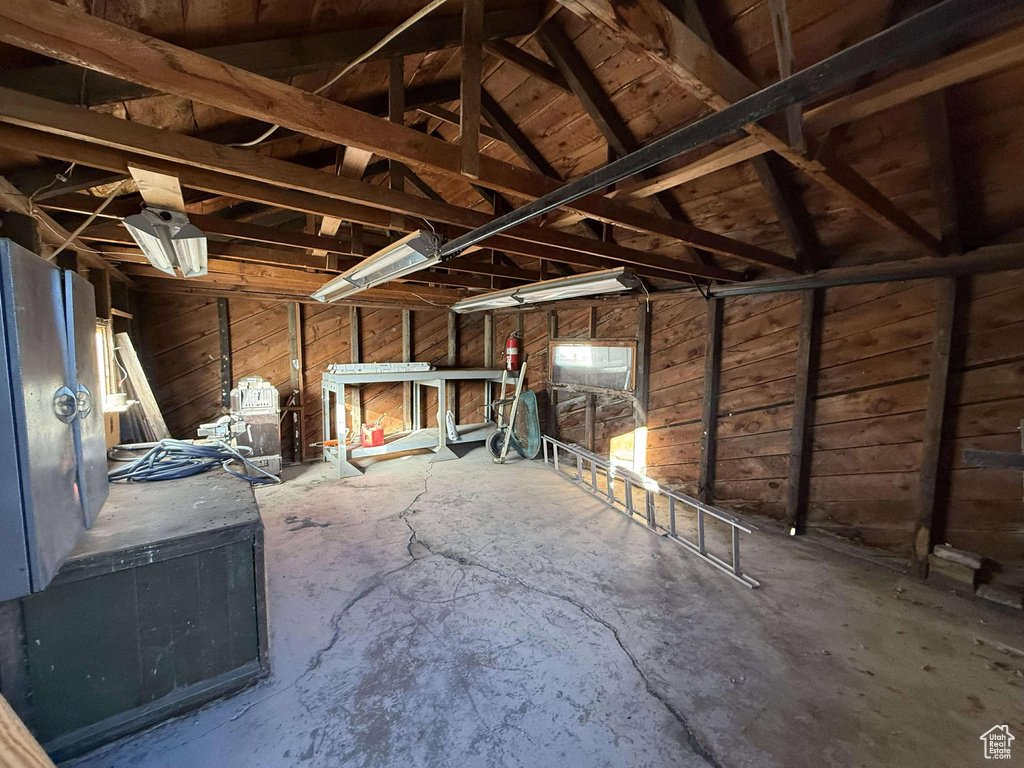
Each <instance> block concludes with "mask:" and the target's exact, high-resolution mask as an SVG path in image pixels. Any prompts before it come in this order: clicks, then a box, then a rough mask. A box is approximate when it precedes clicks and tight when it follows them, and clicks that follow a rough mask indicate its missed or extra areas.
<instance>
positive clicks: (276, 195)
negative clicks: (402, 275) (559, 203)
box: [0, 89, 788, 280]
mask: <svg viewBox="0 0 1024 768" xmlns="http://www.w3.org/2000/svg"><path fill="white" fill-rule="evenodd" d="M2 122H9V123H14V124H17V125H20V126H23V127H28V128H31V129H33V130H29V131H25V130H19V129H18V128H15V127H14V126H13V125H8V126H3V130H0V137H2V138H0V143H7V144H8V145H9V146H10V145H13V146H17V147H21V148H23V149H29V150H30V151H34V152H36V154H41V155H46V156H50V157H64V156H71V157H74V158H75V159H77V160H80V161H82V162H85V163H86V164H88V165H91V166H94V167H101V168H103V167H106V168H110V169H112V170H120V169H121V168H123V167H125V166H126V164H127V163H128V162H143V161H142V160H141V158H140V156H144V157H145V161H144V162H145V163H146V164H147V165H149V166H151V167H154V168H157V169H158V170H165V171H168V172H173V173H176V174H177V175H178V177H179V178H180V179H181V182H182V184H184V185H185V186H186V187H192V188H194V189H201V190H203V191H207V192H214V193H217V194H226V195H230V196H233V197H241V198H246V199H249V200H254V201H257V202H262V203H264V204H267V205H275V206H276V207H280V208H294V209H296V210H299V209H300V207H301V209H303V210H305V211H306V212H307V213H317V214H320V215H330V216H337V217H338V218H342V219H345V220H347V221H356V222H359V223H361V224H367V225H369V226H373V227H377V228H381V229H389V228H393V227H394V226H395V225H394V222H393V221H392V219H391V213H399V214H403V215H406V214H408V215H414V216H419V217H422V218H424V219H427V220H430V221H441V222H445V223H447V224H450V225H453V226H454V227H459V228H461V229H462V230H466V229H473V228H475V227H478V226H481V225H482V224H485V223H487V222H488V221H490V220H491V218H492V217H491V216H489V215H488V214H486V213H483V212H481V211H474V210H471V209H467V208H459V207H457V206H453V205H449V204H447V203H441V202H437V201H433V200H426V199H424V198H422V197H419V196H418V195H413V194H408V193H401V192H396V191H394V190H389V189H386V188H384V187H379V186H375V185H373V184H368V183H366V182H362V181H358V180H356V179H346V178H343V177H339V176H333V175H331V174H327V173H323V172H322V171H318V170H315V169H309V168H304V167H301V166H297V165H295V164H293V163H288V162H285V161H282V160H276V159H274V158H269V157H261V156H259V155H258V154H255V153H253V152H248V151H246V150H243V149H235V148H231V147H224V146H220V145H214V144H210V143H209V142H204V141H202V140H201V139H196V138H194V137H191V136H183V135H181V134H176V133H173V132H170V131H165V130H161V129H158V128H150V127H148V126H144V125H141V124H139V123H131V122H128V121H125V120H121V119H119V118H116V117H113V116H111V115H104V114H99V113H96V112H90V111H83V110H79V109H76V108H74V107H69V106H66V105H62V104H57V103H56V102H49V101H46V100H45V99H39V98H37V97H34V96H29V95H27V94H20V93H16V92H13V91H5V90H3V89H0V123H2ZM384 124H385V125H390V124H389V123H384ZM40 130H42V131H46V132H47V134H53V135H45V136H44V135H40V134H39V133H38V131H40ZM414 133H415V132H414ZM416 135H420V134H416ZM67 137H73V139H72V140H71V141H70V142H68V141H67V140H66V138H67ZM82 142H89V143H88V144H83V143H82ZM92 145H96V146H92ZM111 150H113V151H111ZM483 159H484V158H481V160H483ZM161 161H162V162H163V165H160V162H161ZM275 188H276V189H275ZM325 198H326V199H325ZM336 211H337V212H336ZM414 228H418V225H417V227H414ZM453 231H454V230H453ZM696 232H697V233H700V235H699V236H700V238H701V239H702V241H703V242H706V244H707V245H706V246H704V247H708V249H709V250H719V251H720V252H726V253H737V252H739V253H744V252H746V250H745V249H750V252H751V253H752V254H760V253H761V249H757V248H755V247H754V246H748V245H746V244H744V243H739V242H737V241H733V240H730V239H729V238H726V237H724V236H721V235H714V234H712V233H705V232H703V231H702V230H696ZM523 241H525V242H526V243H528V245H525V246H524V243H523ZM499 243H503V244H500V245H499ZM488 245H489V247H498V248H500V249H501V250H504V251H508V252H510V253H522V254H523V255H528V256H537V257H540V258H548V257H547V256H541V255H540V254H541V252H544V253H549V254H550V253H552V252H557V253H558V256H559V258H558V259H555V260H566V261H567V263H571V264H573V263H574V264H579V265H581V266H605V265H607V261H608V260H611V261H612V262H623V263H627V264H634V265H637V266H638V267H641V268H642V267H651V268H655V269H657V270H658V271H659V272H663V273H664V272H669V273H675V274H676V275H688V274H689V275H693V276H695V277H709V278H710V279H721V280H736V279H739V278H740V277H741V276H740V275H739V274H738V273H735V272H730V271H728V270H723V269H719V268H712V267H707V266H703V265H690V264H687V263H686V262H682V261H679V260H677V259H672V258H669V257H665V256H660V255H658V254H653V253H645V252H641V251H635V250H633V249H629V248H624V247H621V246H617V245H614V244H610V243H602V242H599V241H596V240H591V239H589V238H585V237H578V236H574V235H570V234H567V233H564V232H558V231H553V230H548V229H544V228H542V227H539V226H536V225H532V224H524V225H520V226H518V227H515V228H514V229H512V230H509V232H507V233H505V234H504V235H502V236H501V237H499V238H493V239H492V241H491V242H490V243H489V244H488ZM553 249H554V250H553ZM769 253H770V252H769ZM584 255H587V256H590V257H591V258H587V259H586V260H581V259H580V256H584ZM593 257H596V258H593ZM778 258H779V259H780V260H781V259H783V257H781V256H779V257H778ZM786 261H788V260H786Z"/></svg>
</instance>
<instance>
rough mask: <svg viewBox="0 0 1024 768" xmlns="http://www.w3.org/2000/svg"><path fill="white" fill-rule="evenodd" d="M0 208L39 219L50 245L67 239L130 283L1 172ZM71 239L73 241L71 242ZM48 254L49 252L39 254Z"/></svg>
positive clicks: (101, 266)
mask: <svg viewBox="0 0 1024 768" xmlns="http://www.w3.org/2000/svg"><path fill="white" fill-rule="evenodd" d="M0 208H2V209H4V210H7V211H11V212H12V213H20V214H23V215H25V216H30V217H31V218H33V219H35V220H36V221H38V222H39V225H40V226H39V238H40V240H42V242H43V243H45V244H46V246H47V249H49V250H50V251H52V250H53V249H56V248H59V247H61V246H63V245H64V244H65V243H67V246H66V247H67V248H70V249H71V250H73V251H75V252H76V253H78V255H79V256H81V257H82V260H83V261H84V262H85V263H86V264H87V265H88V266H90V267H93V268H97V269H103V270H106V271H107V272H109V273H110V276H111V277H113V278H115V279H116V280H119V281H120V282H122V283H128V284H131V282H132V281H131V279H130V278H129V277H127V276H126V275H125V274H124V273H123V272H121V271H120V270H119V269H117V268H116V267H114V266H113V265H112V264H109V263H108V262H107V261H106V260H105V259H103V257H102V256H100V254H98V253H97V252H96V250H95V249H94V248H92V247H90V246H89V245H87V244H86V243H85V242H84V241H83V240H82V238H81V237H76V238H73V239H72V238H71V233H70V232H68V231H67V230H66V229H64V227H62V226H61V225H60V224H58V223H57V222H56V221H54V220H53V218H52V217H51V216H50V215H49V214H48V213H46V212H45V211H43V210H40V208H39V206H37V205H36V204H35V203H34V202H33V201H31V200H29V199H28V197H27V196H26V195H23V194H22V193H21V192H20V191H19V190H18V188H17V187H15V186H14V185H13V184H11V182H9V181H8V180H7V179H5V178H4V177H3V176H0ZM69 241H70V242H69ZM39 255H40V256H42V257H44V258H45V257H46V256H47V253H41V254H39Z"/></svg>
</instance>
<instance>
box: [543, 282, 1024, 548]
mask: <svg viewBox="0 0 1024 768" xmlns="http://www.w3.org/2000/svg"><path fill="white" fill-rule="evenodd" d="M1020 278H1021V275H1020V274H1018V273H1000V274H993V275H982V276H976V277H974V278H971V279H968V281H967V289H966V290H965V293H964V295H965V296H966V298H965V299H964V305H963V307H962V309H961V311H960V314H959V315H958V320H957V326H956V331H955V336H956V344H958V345H959V347H960V349H961V354H960V357H959V358H958V360H959V363H958V367H957V368H956V369H955V371H954V372H953V374H951V376H952V378H953V379H954V381H953V382H952V383H951V386H953V391H954V393H955V394H954V396H953V397H954V399H953V400H952V405H951V406H950V407H949V409H948V411H947V422H948V424H947V428H946V430H945V433H944V434H945V437H944V441H943V451H942V466H941V472H940V494H939V495H940V498H941V502H940V503H942V504H943V505H944V510H945V519H946V527H945V533H944V534H943V538H944V540H946V541H949V543H951V544H953V545H954V546H959V547H963V548H965V549H969V550H971V551H974V552H978V553H979V554H982V555H985V556H987V557H989V558H991V559H993V560H995V561H997V562H999V563H1003V564H1005V565H1006V566H1007V567H1010V565H1011V564H1014V563H1024V502H1022V497H1024V489H1022V485H1021V478H1020V473H1019V472H1013V471H1003V470H991V469H978V468H969V467H966V466H964V463H963V460H962V457H961V454H962V450H963V449H964V448H968V447H970V448H987V449H990V450H1007V451H1019V450H1020V433H1019V431H1018V429H1017V428H1018V425H1019V423H1020V421H1021V420H1022V419H1024V393H1022V389H1021V384H1022V382H1024V334H1022V332H1024V288H1021V287H1020V285H1021V279H1020ZM938 292H939V281H937V280H919V281H913V282H906V283H883V284H873V285H858V286H845V287H838V288H829V289H826V290H824V291H823V296H822V302H821V339H820V342H819V345H818V349H817V365H816V367H815V370H814V375H815V376H816V379H817V393H816V396H815V398H814V400H813V408H812V413H811V415H810V416H809V421H808V423H809V425H810V426H809V440H808V446H809V449H808V450H809V464H808V466H809V484H808V485H809V488H808V492H807V520H806V524H807V527H808V528H811V529H818V530H821V531H827V532H830V533H834V534H838V535H840V536H844V537H846V538H849V539H852V540H854V541H857V542H859V543H863V544H867V545H870V546H874V547H880V548H883V549H886V550H889V551H892V552H895V553H899V554H900V555H909V553H910V551H911V545H912V541H913V532H914V525H915V521H916V516H917V508H918V500H917V489H918V472H919V470H920V463H921V455H922V440H923V427H924V410H925V406H926V403H927V397H928V371H929V365H930V361H931V354H932V341H933V336H934V329H935V316H936V299H937V296H938ZM563 314H566V319H565V320H563V321H562V322H563V323H570V322H571V318H570V317H569V316H568V314H567V313H563ZM961 316H962V317H961ZM619 317H620V318H624V315H619ZM706 317H707V313H706V304H705V301H704V300H703V298H701V297H699V296H696V295H695V296H693V297H682V298H677V299H670V300H660V301H657V302H654V304H653V316H652V328H651V383H650V390H651V392H650V420H649V424H650V432H649V436H648V454H647V461H648V466H649V473H650V475H651V476H652V477H654V478H655V479H657V480H658V481H659V482H662V483H664V484H667V485H669V486H672V487H676V488H679V489H681V490H683V491H685V492H687V493H690V494H695V493H696V492H697V482H698V477H699V466H700V457H701V446H700V440H701V411H702V406H703V403H702V398H703V392H704V386H703V377H704V352H705V337H706V333H707V320H706ZM799 320H800V296H799V294H798V293H780V294H772V295H764V296H745V297H736V298H729V299H725V306H724V318H723V330H722V357H721V385H720V393H719V402H718V423H717V428H716V434H715V436H714V437H715V442H716V450H717V455H716V462H715V484H714V501H715V503H716V504H720V505H721V506H723V507H726V508H731V509H735V510H736V511H739V512H744V513H753V514H759V515H765V516H769V517H772V518H775V519H782V518H784V517H785V512H786V494H787V487H788V477H789V452H790V445H791V436H790V428H791V425H792V411H793V381H794V380H793V375H794V367H795V362H796V353H797V342H798V329H799ZM620 333H624V334H628V333H629V328H628V326H625V325H623V326H622V327H621V328H620ZM956 344H955V345H956ZM598 410H599V415H598V419H599V421H600V420H604V421H605V422H607V423H611V424H615V423H616V422H615V421H614V419H615V417H616V416H617V415H618V414H616V412H615V409H614V407H609V405H608V404H607V403H605V402H600V403H599V409H598ZM602 411H604V414H603V415H602V413H601V412H602ZM559 426H560V429H562V430H563V432H564V436H565V438H566V439H572V440H573V441H576V442H580V441H581V437H582V417H581V415H580V411H579V404H578V403H576V402H575V401H570V402H567V403H565V404H564V405H563V406H562V409H561V410H560V415H559ZM618 426H619V427H620V428H621V430H622V431H628V430H630V429H632V425H631V424H628V423H622V422H619V423H618ZM601 450H602V451H606V450H607V447H606V446H602V448H601Z"/></svg>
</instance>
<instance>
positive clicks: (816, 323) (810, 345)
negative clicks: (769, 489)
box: [786, 290, 821, 536]
mask: <svg viewBox="0 0 1024 768" xmlns="http://www.w3.org/2000/svg"><path fill="white" fill-rule="evenodd" d="M820 301H821V292H820V291H815V290H810V291H804V292H803V294H802V295H801V297H800V327H799V334H800V336H799V340H798V341H797V350H796V375H795V377H794V381H793V424H792V427H791V429H790V432H789V436H790V442H789V486H788V488H787V492H786V523H787V524H786V528H787V530H788V531H789V534H790V536H795V535H797V534H800V533H803V532H804V523H805V521H806V517H807V491H808V487H809V485H808V481H809V465H810V460H809V451H808V447H809V444H810V429H811V427H812V426H813V424H814V397H815V383H816V382H815V378H816V377H815V370H816V369H817V351H818V336H819V333H820V319H819V315H820V311H819V310H820V307H819V305H820Z"/></svg>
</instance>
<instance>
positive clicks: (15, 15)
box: [0, 0, 785, 268]
mask: <svg viewBox="0 0 1024 768" xmlns="http://www.w3.org/2000/svg"><path fill="white" fill-rule="evenodd" d="M0 42H5V43H8V44H10V45H15V46H17V47H20V48H25V49H27V50H32V51H36V52H37V53H41V54H43V55H45V56H50V57H53V58H58V59H62V60H65V61H68V62H72V63H75V64H78V65H79V66H83V67H86V68H89V69H95V70H98V71H101V72H105V73H106V74H109V75H113V76H116V77H119V78H121V79H125V80H129V81H132V82H136V83H139V84H141V85H145V86H147V87H151V88H154V89H157V90H160V91H162V92H165V93H172V94H176V95H178V96H182V97H184V98H189V99H193V100H195V101H199V102H202V103H205V104H210V105H211V106H215V107H217V108H218V109H223V110H226V111H230V112H234V113H236V114H239V115H244V116H246V117H251V118H253V119H256V120H262V121H268V122H273V123H276V124H279V125H281V126H282V127H284V128H287V129H290V130H294V131H297V132H299V133H304V134H307V135H310V136H316V137H318V138H321V139H324V140H326V141H330V142H334V143H336V144H343V145H345V146H355V147H358V148H360V149H365V150H369V151H372V152H374V153H376V154H379V155H381V156H382V157H385V158H387V159H390V160H398V161H400V162H403V163H405V164H407V165H411V166H424V167H429V168H431V169H433V170H435V171H436V172H438V173H441V174H444V175H446V176H449V177H452V178H460V179H461V178H462V175H461V169H460V150H459V147H457V146H454V145H451V144H448V143H447V142H444V141H442V140H440V139H435V138H432V137H428V136H425V135H424V134H422V133H420V132H418V131H415V130H412V129H410V128H405V127H403V126H398V125H393V124H391V123H388V122H387V121H384V120H381V119H379V118H376V117H373V116H371V115H368V114H366V113H363V112H360V111H359V110H356V109H352V108H351V107H347V106H344V105H342V104H337V103H335V102H332V101H330V100H328V99H325V98H323V97H320V96H316V95H314V94H311V93H308V92H306V91H302V90H300V89H298V88H295V87H293V86H290V85H285V84H283V83H279V82H277V81H275V80H270V79H268V78H265V77H261V76H259V75H255V74H253V73H251V72H246V71H245V70H242V69H239V68H237V67H232V66H230V65H227V64H224V63H222V62H219V61H216V60H214V59H211V58H209V57H206V56H203V55H201V54H197V53H195V52H193V51H189V50H186V49H184V48H180V47H178V46H174V45H171V44H169V43H166V42H163V41H161V40H157V39H155V38H152V37H149V36H147V35H143V34H140V33H138V32H135V31H133V30H129V29H125V28H124V27H120V26H118V25H116V24H113V23H111V22H108V21H104V20H102V19H99V18H96V17H93V16H89V15H88V14H85V13H82V12H80V11H76V10H73V9H71V8H67V7H64V6H61V5H57V4H56V3H38V2H33V0H6V1H5V2H4V3H3V5H2V6H0ZM128 51H130V52H131V53H130V56H125V55H123V54H124V53H125V52H128ZM9 93H10V91H7V92H5V94H4V96H3V99H2V100H3V101H4V102H6V101H7V100H8V97H7V94H9ZM122 122H123V121H122ZM150 149H152V148H150ZM479 183H480V184H481V185H482V186H485V187H489V188H491V189H497V190H499V191H503V192H507V193H510V194H514V195H519V196H523V197H527V198H537V197H540V196H542V195H544V194H547V193H549V192H554V191H555V190H556V189H557V188H558V186H559V185H558V183H557V182H555V181H553V180H552V179H548V178H545V177H543V176H540V175H539V174H536V173H533V172H531V171H528V170H526V169H523V168H519V167H517V166H514V165H510V164H508V163H505V162H502V161H500V160H496V159H494V158H491V157H488V156H486V155H484V156H481V158H480V176H479ZM569 207H570V208H571V209H572V210H577V211H580V212H581V213H584V214H586V215H587V216H590V217H592V218H597V219H600V220H603V221H607V222H609V223H612V224H621V225H622V226H626V227H630V228H632V229H637V230H640V231H646V232H651V233H652V234H661V235H665V236H667V237H671V238H675V239H678V240H682V241H683V242H687V243H688V244H690V245H696V246H698V247H701V248H706V249H707V250H714V249H713V248H710V247H708V245H707V243H708V242H714V243H716V244H717V247H718V248H719V249H721V250H722V251H724V252H725V253H727V254H729V255H735V256H739V257H740V258H750V257H751V256H753V257H755V260H756V258H757V257H758V256H763V257H764V258H766V259H772V258H777V259H778V260H780V261H781V262H783V263H784V262H785V259H784V258H783V257H781V256H779V255H778V254H773V253H772V252H770V251H766V250H765V249H762V248H757V247H755V246H751V245H748V244H741V243H739V242H738V241H735V240H731V239H730V238H725V237H721V236H719V235H714V234H713V233H710V232H705V231H704V230H700V229H698V228H696V227H693V226H691V225H688V224H685V223H683V222H679V221H673V220H671V219H665V218H664V217H661V216H657V215H654V214H651V213H647V212H645V211H642V210H639V209H636V208H631V207H630V206H626V205H622V204H619V203H616V202H614V201H611V200H606V199H604V198H603V197H601V196H599V195H592V196H589V197H587V198H584V199H581V200H578V201H576V202H574V203H573V204H572V205H571V206H569ZM782 268H785V267H784V266H783V267H782Z"/></svg>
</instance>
